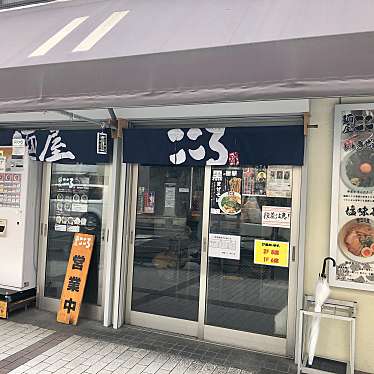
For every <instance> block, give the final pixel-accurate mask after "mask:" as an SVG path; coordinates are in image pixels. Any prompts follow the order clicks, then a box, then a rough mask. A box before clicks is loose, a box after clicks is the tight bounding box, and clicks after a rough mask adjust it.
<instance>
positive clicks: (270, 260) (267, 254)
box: [254, 239, 290, 267]
mask: <svg viewBox="0 0 374 374" xmlns="http://www.w3.org/2000/svg"><path fill="white" fill-rule="evenodd" d="M289 249H290V245H289V243H287V242H278V241H273V240H258V239H256V240H255V250H254V263H255V264H259V265H268V266H280V267H288V254H289Z"/></svg>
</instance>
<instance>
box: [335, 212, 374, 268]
mask: <svg viewBox="0 0 374 374" xmlns="http://www.w3.org/2000/svg"><path fill="white" fill-rule="evenodd" d="M338 245H339V247H340V249H341V251H342V252H343V253H344V255H345V256H346V257H348V258H349V259H351V260H353V261H357V262H361V263H369V262H374V221H372V220H370V219H366V218H356V219H353V220H351V221H349V222H347V223H346V224H345V225H344V226H343V227H342V228H341V230H340V232H339V235H338Z"/></svg>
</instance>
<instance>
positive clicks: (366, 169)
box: [330, 104, 374, 291]
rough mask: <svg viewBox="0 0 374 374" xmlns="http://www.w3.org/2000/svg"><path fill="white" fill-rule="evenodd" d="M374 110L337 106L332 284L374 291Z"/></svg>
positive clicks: (333, 193) (371, 107)
mask: <svg viewBox="0 0 374 374" xmlns="http://www.w3.org/2000/svg"><path fill="white" fill-rule="evenodd" d="M373 126H374V104H355V105H337V106H336V108H335V129H334V157H333V180H332V204H331V235H330V237H331V241H330V255H331V257H333V258H335V259H336V268H333V267H331V268H330V281H331V284H332V285H334V286H338V287H344V288H355V289H361V290H368V291H374V132H373Z"/></svg>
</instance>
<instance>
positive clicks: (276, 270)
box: [206, 166, 292, 337]
mask: <svg viewBox="0 0 374 374" xmlns="http://www.w3.org/2000/svg"><path fill="white" fill-rule="evenodd" d="M291 187H292V168H290V167H285V168H283V167H278V168H277V167H273V168H271V167H270V168H268V167H265V166H257V167H246V168H233V167H223V168H214V167H213V168H212V180H211V205H210V209H211V210H210V226H209V232H210V234H222V235H232V236H236V237H239V238H240V259H228V258H218V257H210V256H209V265H208V286H207V314H206V323H207V324H209V325H214V326H220V327H224V328H228V329H234V330H241V331H247V332H252V333H259V334H264V335H273V336H279V337H285V336H286V331H287V306H288V286H289V285H288V275H289V271H288V267H280V266H275V265H277V264H274V265H263V264H257V263H255V261H254V246H255V240H256V239H257V240H261V239H264V240H269V241H279V242H285V243H289V241H290V235H291V229H290V226H288V227H287V223H286V224H284V225H283V226H284V227H271V226H265V225H264V224H263V220H262V214H263V211H264V207H279V208H280V207H284V208H286V209H284V211H286V212H287V211H288V212H289V214H286V215H285V216H284V220H285V221H287V220H288V221H290V209H289V208H290V207H291V202H292V196H291ZM265 210H266V209H265ZM279 210H280V209H278V211H279ZM270 211H271V209H270V210H269V217H268V218H269V219H270V218H271V213H270ZM282 214H283V213H281V215H280V216H279V217H283V215H282ZM286 216H287V217H286ZM273 218H274V217H273ZM275 219H276V218H275ZM277 225H278V224H275V226H277ZM223 257H224V256H223Z"/></svg>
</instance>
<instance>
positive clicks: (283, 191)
mask: <svg viewBox="0 0 374 374" xmlns="http://www.w3.org/2000/svg"><path fill="white" fill-rule="evenodd" d="M266 180H267V189H266V196H268V197H287V198H291V196H292V166H269V167H268V170H267V178H266Z"/></svg>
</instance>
